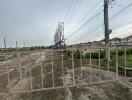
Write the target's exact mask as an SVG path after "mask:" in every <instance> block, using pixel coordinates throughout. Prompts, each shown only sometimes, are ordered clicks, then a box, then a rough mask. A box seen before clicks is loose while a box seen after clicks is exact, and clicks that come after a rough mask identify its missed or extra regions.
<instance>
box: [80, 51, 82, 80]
mask: <svg viewBox="0 0 132 100" xmlns="http://www.w3.org/2000/svg"><path fill="white" fill-rule="evenodd" d="M80 65H81V82H82V50H81V49H80Z"/></svg>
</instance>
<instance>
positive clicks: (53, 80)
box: [51, 51, 55, 87]
mask: <svg viewBox="0 0 132 100" xmlns="http://www.w3.org/2000/svg"><path fill="white" fill-rule="evenodd" d="M53 57H54V56H53V51H51V59H52V82H53V87H54V86H55V83H54V82H55V79H54V58H53Z"/></svg>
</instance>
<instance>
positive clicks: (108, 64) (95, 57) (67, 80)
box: [0, 48, 131, 100]
mask: <svg viewBox="0 0 132 100" xmlns="http://www.w3.org/2000/svg"><path fill="white" fill-rule="evenodd" d="M109 55H110V57H108V59H106V58H104V48H98V49H88V50H81V49H80V50H74V49H72V50H45V51H36V52H13V53H1V54H0V57H1V58H0V60H1V63H0V97H1V99H3V100H19V97H23V98H24V100H26V97H27V98H38V100H39V97H34V96H32V95H31V94H34V93H40V94H43V92H44V93H45V91H51V92H52V91H53V92H54V91H63V92H62V93H64V91H65V89H66V87H70V88H73V87H79V86H85V85H96V84H103V83H107V82H113V81H116V80H120V81H121V79H125V78H126V77H127V76H130V74H131V73H129V72H128V69H129V70H131V68H129V67H128V66H127V58H128V57H127V56H129V55H128V52H127V49H126V48H125V49H123V51H120V49H119V48H116V49H114V50H113V49H109ZM57 89H59V90H57ZM47 95H48V94H47ZM40 98H42V97H40ZM43 98H46V97H43ZM45 100H46V99H45Z"/></svg>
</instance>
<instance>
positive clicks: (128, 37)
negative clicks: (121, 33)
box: [124, 35, 132, 39]
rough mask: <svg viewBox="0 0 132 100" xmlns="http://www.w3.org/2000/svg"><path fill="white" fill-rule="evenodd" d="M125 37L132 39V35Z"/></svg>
mask: <svg viewBox="0 0 132 100" xmlns="http://www.w3.org/2000/svg"><path fill="white" fill-rule="evenodd" d="M124 39H132V35H130V36H127V37H125V38H124Z"/></svg>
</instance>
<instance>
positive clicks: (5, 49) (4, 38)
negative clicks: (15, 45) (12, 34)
mask: <svg viewBox="0 0 132 100" xmlns="http://www.w3.org/2000/svg"><path fill="white" fill-rule="evenodd" d="M4 51H6V39H5V38H4Z"/></svg>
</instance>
